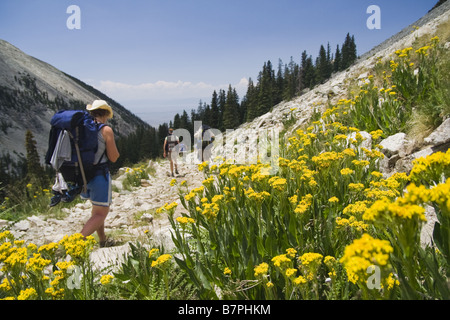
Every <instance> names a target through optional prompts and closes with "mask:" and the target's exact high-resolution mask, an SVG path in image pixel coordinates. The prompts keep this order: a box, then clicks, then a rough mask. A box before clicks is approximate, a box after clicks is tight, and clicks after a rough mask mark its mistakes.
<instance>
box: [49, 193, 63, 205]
mask: <svg viewBox="0 0 450 320" xmlns="http://www.w3.org/2000/svg"><path fill="white" fill-rule="evenodd" d="M60 202H61V194H60V193H57V194H55V195H54V196H53V197H52V198H51V199H50V207H54V206H56V205H57V204H58V203H60Z"/></svg>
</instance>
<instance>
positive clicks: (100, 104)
mask: <svg viewBox="0 0 450 320" xmlns="http://www.w3.org/2000/svg"><path fill="white" fill-rule="evenodd" d="M86 109H87V110H88V111H93V110H97V109H103V110H107V111H109V116H108V119H111V118H112V117H113V115H114V113H113V111H112V108H111V107H110V106H109V105H108V104H107V103H106V101H104V100H95V101H94V102H93V103H92V104H88V105H87V106H86Z"/></svg>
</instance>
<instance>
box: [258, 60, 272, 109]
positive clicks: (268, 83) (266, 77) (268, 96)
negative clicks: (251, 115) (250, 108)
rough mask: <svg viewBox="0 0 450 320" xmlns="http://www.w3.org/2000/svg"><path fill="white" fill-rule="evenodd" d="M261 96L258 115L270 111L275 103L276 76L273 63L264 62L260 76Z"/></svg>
mask: <svg viewBox="0 0 450 320" xmlns="http://www.w3.org/2000/svg"><path fill="white" fill-rule="evenodd" d="M258 82H259V97H258V100H259V101H258V116H260V115H263V114H265V113H267V112H269V111H270V109H271V108H272V107H273V106H274V105H275V99H274V87H275V76H274V71H273V69H272V63H271V62H270V60H269V61H267V63H264V66H263V71H262V73H260V76H259V81H258Z"/></svg>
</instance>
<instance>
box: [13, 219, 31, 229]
mask: <svg viewBox="0 0 450 320" xmlns="http://www.w3.org/2000/svg"><path fill="white" fill-rule="evenodd" d="M30 227H31V224H30V222H29V221H28V220H22V221H19V222H17V223H16V224H15V225H14V226H13V229H14V230H17V231H27V230H28V229H30Z"/></svg>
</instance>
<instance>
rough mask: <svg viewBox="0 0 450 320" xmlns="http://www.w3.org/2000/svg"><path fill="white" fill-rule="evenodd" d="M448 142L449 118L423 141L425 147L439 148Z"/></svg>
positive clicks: (449, 140) (449, 134)
mask: <svg viewBox="0 0 450 320" xmlns="http://www.w3.org/2000/svg"><path fill="white" fill-rule="evenodd" d="M448 142H450V118H449V119H447V120H445V121H444V122H443V123H442V124H441V125H440V126H439V127H438V128H437V129H436V130H434V131H433V133H432V134H430V135H429V136H428V137H426V138H425V139H424V143H425V144H426V145H433V146H439V145H441V144H445V143H448Z"/></svg>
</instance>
